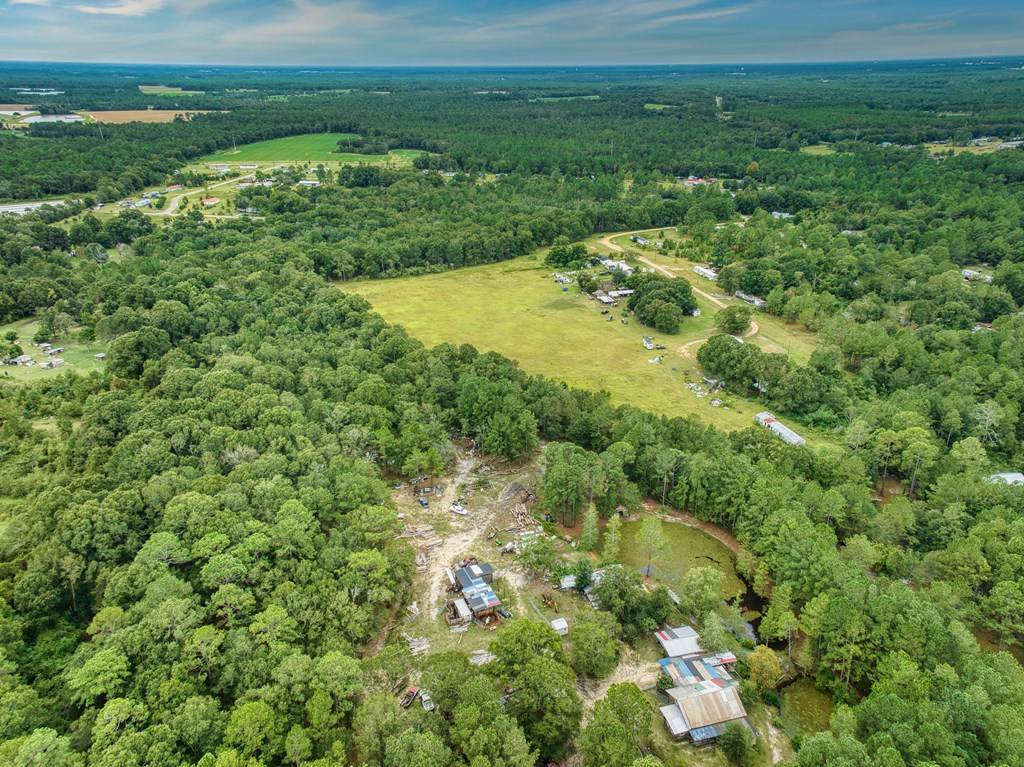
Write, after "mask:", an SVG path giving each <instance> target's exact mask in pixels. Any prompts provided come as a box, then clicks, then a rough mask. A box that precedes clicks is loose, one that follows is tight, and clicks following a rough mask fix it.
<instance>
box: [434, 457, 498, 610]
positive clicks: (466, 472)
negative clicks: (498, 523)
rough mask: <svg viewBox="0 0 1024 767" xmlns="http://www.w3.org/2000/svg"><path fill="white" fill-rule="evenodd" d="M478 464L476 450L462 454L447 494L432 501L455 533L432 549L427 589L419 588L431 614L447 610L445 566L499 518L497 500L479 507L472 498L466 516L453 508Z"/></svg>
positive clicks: (483, 534)
mask: <svg viewBox="0 0 1024 767" xmlns="http://www.w3.org/2000/svg"><path fill="white" fill-rule="evenodd" d="M476 465H477V458H476V456H475V455H474V454H473V453H463V454H460V455H459V458H458V461H457V464H456V468H455V475H454V476H453V477H452V478H451V481H450V482H448V483H447V485H446V487H445V489H444V494H443V495H441V496H440V497H438V496H434V497H433V498H432V499H431V501H430V505H431V510H432V511H433V512H434V513H436V514H444V515H446V516H450V517H451V518H452V520H451V522H452V532H450V533H449V534H448V535H447V536H446V537H445V539H444V543H442V544H441V545H440V546H438V547H437V548H435V549H433V550H432V551H431V552H430V569H429V570H428V571H427V573H426V575H425V576H424V577H426V579H427V582H426V586H425V589H417V591H421V592H422V593H423V594H424V596H423V602H422V603H421V604H420V608H421V609H422V610H425V611H429V614H430V615H437V614H438V613H440V611H441V610H443V609H444V602H445V593H446V592H447V590H448V577H447V576H446V575H445V572H444V571H445V568H447V567H448V566H449V565H450V564H451V563H452V562H455V561H457V560H458V559H459V557H462V556H464V555H465V554H466V553H467V552H468V551H469V550H470V549H471V548H472V547H473V544H474V543H475V542H477V541H478V540H480V538H481V536H484V537H486V532H487V530H489V529H490V528H491V527H493V526H494V521H495V518H496V517H497V516H498V514H499V513H500V512H501V509H500V508H499V505H498V503H497V501H495V502H494V503H490V504H486V505H482V506H476V505H474V504H473V500H472V498H470V499H468V501H467V503H466V507H467V508H468V509H469V515H468V516H465V517H462V516H459V515H457V514H452V513H451V512H450V511H449V509H450V508H451V505H452V504H453V503H454V502H455V499H456V498H458V493H459V486H460V485H465V484H469V481H470V474H472V472H473V469H474V468H475V467H476ZM423 521H425V522H426V521H428V520H426V519H424V520H423Z"/></svg>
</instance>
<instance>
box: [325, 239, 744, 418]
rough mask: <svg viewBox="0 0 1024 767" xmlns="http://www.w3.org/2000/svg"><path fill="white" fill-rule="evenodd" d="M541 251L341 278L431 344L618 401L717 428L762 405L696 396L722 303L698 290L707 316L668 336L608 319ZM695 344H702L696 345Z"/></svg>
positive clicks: (616, 318) (387, 316)
mask: <svg viewBox="0 0 1024 767" xmlns="http://www.w3.org/2000/svg"><path fill="white" fill-rule="evenodd" d="M542 257H543V252H541V253H540V254H538V255H531V256H525V257H523V258H518V259H515V260H513V261H506V262H503V263H500V264H489V265H486V266H477V267H471V268H468V269H460V270H457V271H452V272H445V273H443V274H432V275H424V276H420V277H403V278H400V279H394V280H373V281H360V282H347V283H341V284H339V287H341V289H343V290H346V291H349V292H352V293H358V294H360V295H363V296H365V297H366V298H367V299H368V300H369V301H370V302H371V303H372V304H373V305H374V308H375V309H376V310H377V311H378V312H380V314H381V315H382V316H383V317H384V318H385V319H386V320H388V321H389V322H395V323H398V324H400V325H403V326H405V328H406V329H407V330H408V331H409V333H410V334H412V336H414V337H415V338H418V339H419V340H420V341H422V342H423V343H425V344H427V345H428V346H434V345H436V344H439V343H443V342H450V343H455V344H463V343H469V344H473V345H474V346H475V347H476V348H477V349H479V350H480V351H491V350H493V351H497V352H500V353H501V354H504V355H506V356H508V357H510V358H513V359H516V360H518V361H519V363H520V364H521V365H522V367H523V369H524V370H526V371H528V372H530V373H543V374H544V375H547V376H550V377H552V378H557V379H559V380H561V381H565V382H566V383H568V384H570V385H572V386H578V387H580V388H585V389H591V390H605V391H607V392H609V393H610V394H611V397H612V401H613V402H615V403H616V404H632V405H636V406H637V407H642V408H647V409H650V410H653V411H655V412H658V413H664V414H666V415H679V416H685V415H689V414H691V413H697V414H699V415H700V416H701V417H702V418H704V419H705V420H707V421H710V422H712V423H714V424H715V425H717V426H719V427H720V428H725V429H741V428H745V427H747V426H750V425H751V424H752V423H753V420H752V419H753V415H754V413H756V412H757V411H758V410H759V409H760V408H759V407H757V404H756V403H751V402H748V401H745V400H744V399H743V398H741V397H732V396H723V397H722V399H723V400H724V401H725V405H724V406H723V407H717V408H716V407H713V406H712V405H711V400H712V399H713V398H711V397H706V396H705V397H698V396H697V394H696V393H695V392H694V391H693V390H691V389H689V388H687V386H686V384H687V382H694V383H699V382H700V374H699V371H698V370H697V369H696V367H695V362H694V359H695V358H694V356H693V354H692V350H693V349H695V348H696V346H697V345H698V344H699V342H700V341H701V340H703V339H705V338H707V337H708V336H709V335H710V334H711V333H712V332H713V331H714V323H713V317H714V309H715V307H714V306H713V305H712V304H711V303H709V302H708V301H706V300H705V299H703V298H701V297H699V296H698V304H699V306H700V308H701V312H702V316H701V317H699V318H690V319H686V320H684V323H683V329H682V331H681V332H680V333H678V334H676V335H674V336H665V335H662V334H660V333H657V332H655V331H654V330H653V329H651V328H647V327H644V326H643V325H641V324H640V323H638V322H636V321H635V320H634V319H632V318H631V319H630V320H629V324H628V325H623V324H622V323H621V322H620V321H619V320H620V316H619V315H620V314H621V311H622V308H623V307H622V306H620V307H619V308H618V309H613V310H612V314H611V315H608V316H612V317H613V318H614V319H613V321H611V322H608V321H607V317H606V316H603V315H602V314H601V305H600V304H598V303H597V302H596V301H593V300H591V299H589V298H588V297H587V296H585V295H583V294H581V293H580V290H579V288H578V287H577V286H575V285H572V286H569V290H568V291H567V292H563V291H562V286H561V285H558V284H556V283H555V282H554V280H553V279H552V278H551V269H550V268H548V267H545V266H544V265H543V264H542V263H541V261H542ZM647 335H649V336H652V337H653V338H654V340H655V343H660V344H664V345H665V346H666V347H668V349H667V350H666V351H664V352H660V353H661V354H664V355H666V356H665V359H664V360H663V362H662V364H651V363H650V362H649V360H650V359H653V358H654V357H655V354H656V352H653V351H647V350H646V349H644V347H643V345H642V344H641V338H642V337H643V336H647ZM694 342H697V343H694Z"/></svg>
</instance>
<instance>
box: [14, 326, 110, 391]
mask: <svg viewBox="0 0 1024 767" xmlns="http://www.w3.org/2000/svg"><path fill="white" fill-rule="evenodd" d="M38 329H39V323H38V321H36V320H32V319H29V320H18V321H16V322H11V323H9V324H7V325H0V336H3V335H4V334H6V333H7V332H8V331H11V330H13V331H15V332H16V333H17V334H18V344H19V345H20V346H21V348H22V351H23V352H24V353H25V354H28V355H30V356H31V357H32V359H34V360H35V363H36V364H35V365H31V366H27V367H26V366H20V365H3V366H0V378H6V379H8V380H14V381H18V382H30V381H41V380H45V379H47V378H54V377H56V376H59V375H60V374H61V373H66V372H68V371H71V372H75V373H81V374H87V373H90V372H92V371H94V370H95V371H99V370H102V369H103V366H104V365H105V364H106V363H105V362H101V361H100V360H97V359H96V357H95V356H94V355H96V354H99V353H100V352H105V351H106V349H107V345H106V344H104V343H101V342H99V341H89V342H81V341H78V340H76V339H75V337H74V336H75V333H76V332H77V331H78V330H79V328H73V329H72V330H71V331H70V332H69V333H68V334H67V335H66V336H65V337H63V338H61V339H60V340H59V341H55V342H54V344H53V345H54V346H59V347H63V349H64V351H62V352H61V353H60V354H59V355H57V356H58V357H60V358H61V359H63V360H64V361H65V362H66V363H67V364H65V365H61V366H60V367H56V368H52V369H50V370H44V369H43V368H42V367H41V366H40V363H43V362H45V361H46V360H47V359H48V358H47V356H46V354H44V353H43V352H42V351H41V350H40V349H37V348H36V347H35V346H33V345H32V336H33V335H35V333H36V331H37V330H38Z"/></svg>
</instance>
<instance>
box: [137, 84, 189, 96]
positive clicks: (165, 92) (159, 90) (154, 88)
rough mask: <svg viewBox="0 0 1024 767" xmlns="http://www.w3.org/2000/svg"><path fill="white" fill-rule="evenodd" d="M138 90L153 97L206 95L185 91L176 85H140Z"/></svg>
mask: <svg viewBox="0 0 1024 767" xmlns="http://www.w3.org/2000/svg"><path fill="white" fill-rule="evenodd" d="M139 90H140V91H142V92H143V93H148V94H151V95H154V96H202V95H203V94H205V93H206V91H186V90H184V89H182V88H179V87H178V86H176V85H174V86H169V85H140V86H139Z"/></svg>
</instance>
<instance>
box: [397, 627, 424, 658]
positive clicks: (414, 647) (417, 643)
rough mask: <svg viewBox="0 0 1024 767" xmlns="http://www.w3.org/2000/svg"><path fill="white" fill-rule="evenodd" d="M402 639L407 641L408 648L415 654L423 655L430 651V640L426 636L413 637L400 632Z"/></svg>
mask: <svg viewBox="0 0 1024 767" xmlns="http://www.w3.org/2000/svg"><path fill="white" fill-rule="evenodd" d="M402 639H404V640H405V641H406V642H408V643H409V650H410V651H411V652H412V654H413V655H414V656H415V655H424V654H426V653H428V652H430V640H429V639H427V638H426V637H414V636H409V634H407V633H405V632H404V631H403V632H402Z"/></svg>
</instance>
